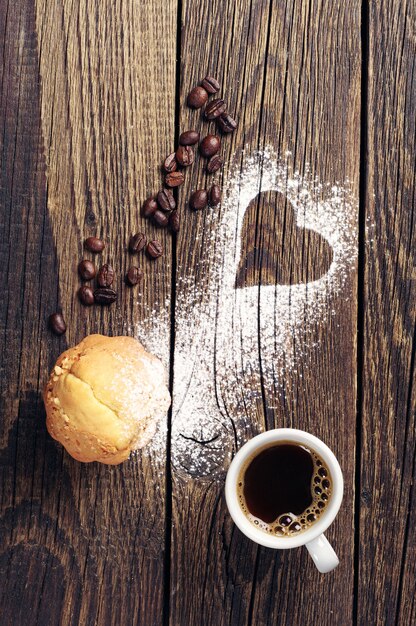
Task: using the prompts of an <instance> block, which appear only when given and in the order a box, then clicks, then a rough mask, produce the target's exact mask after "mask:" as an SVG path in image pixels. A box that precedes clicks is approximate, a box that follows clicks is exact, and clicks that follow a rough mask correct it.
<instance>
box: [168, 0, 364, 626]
mask: <svg viewBox="0 0 416 626" xmlns="http://www.w3.org/2000/svg"><path fill="white" fill-rule="evenodd" d="M219 16H221V17H220V18H219ZM182 23H183V31H182V44H181V59H182V71H181V104H184V103H185V98H186V93H187V91H188V90H189V89H190V88H191V87H192V86H193V85H195V84H196V83H197V82H198V81H199V80H200V79H201V78H202V77H203V76H204V75H205V74H206V73H210V74H212V75H214V76H217V78H218V79H219V80H220V82H221V83H222V94H223V95H224V97H225V98H226V100H227V101H228V103H229V109H230V113H231V115H233V116H234V115H236V117H237V118H238V119H239V128H238V131H237V132H236V133H235V134H234V135H233V136H232V137H229V136H228V137H226V138H224V140H223V147H222V153H223V155H224V156H225V161H226V165H225V168H224V173H223V175H221V176H216V177H214V178H215V179H217V180H221V183H222V184H223V186H225V187H226V189H227V194H226V197H225V198H224V201H223V204H222V207H221V209H220V210H214V211H211V210H207V211H205V212H203V213H198V214H195V213H192V212H190V211H189V210H188V211H187V210H186V209H185V212H184V216H185V224H184V230H183V232H182V233H181V235H180V237H179V241H178V250H177V259H178V265H177V288H176V296H177V298H176V307H175V318H176V333H175V363H174V410H173V417H172V440H171V445H172V479H173V499H172V502H173V511H172V518H173V526H172V559H171V599H170V600H171V606H170V615H171V623H172V624H175V625H178V624H181V625H182V624H194V623H202V624H212V623H215V624H238V625H239V626H240V625H242V624H256V625H257V624H269V623H270V624H271V623H277V622H278V623H279V624H295V623H296V624H303V623H320V624H334V623H342V624H349V623H351V622H352V608H353V544H354V536H353V489H354V487H353V486H354V442H355V403H356V391H355V385H356V352H355V332H356V331H355V329H356V296H355V294H356V281H355V278H354V265H355V257H356V253H357V246H358V241H357V231H356V226H357V207H356V199H357V198H358V179H359V169H358V168H359V126H360V62H361V57H360V3H358V2H354V3H353V5H351V4H349V6H348V7H344V6H343V5H340V4H339V3H335V4H334V3H332V2H310V3H309V2H303V3H293V2H285V3H283V4H282V3H268V2H264V1H260V0H259V1H253V2H249V1H247V2H244V3H234V2H215V1H214V2H212V3H209V4H204V5H200V3H196V2H193V1H191V0H189V1H188V0H185V2H184V3H183V14H182ZM180 126H181V131H182V130H186V129H187V128H193V127H196V129H197V130H199V129H200V128H202V129H203V131H204V132H206V131H207V130H208V128H209V129H214V126H213V125H210V126H208V125H207V124H205V123H204V124H203V125H202V124H201V118H200V113H199V112H198V113H195V112H192V111H189V110H187V109H186V108H183V109H182V110H181V115H180ZM267 146H271V147H272V148H271V149H270V150H269V151H268V150H267V149H266V147H267ZM243 148H244V152H243ZM259 149H260V151H261V154H260V156H257V157H253V153H254V152H255V151H256V150H259ZM273 151H274V152H275V153H278V156H276V154H273ZM287 151H290V152H291V154H290V155H287V154H286V152H287ZM279 156H280V158H281V159H282V160H283V163H282V164H280V166H279V162H278V157H279ZM250 159H251V160H250ZM253 159H254V161H253ZM307 164H309V172H310V173H309V174H308V167H307ZM293 170H299V176H298V177H295V176H293V174H292V172H293ZM285 171H287V172H288V177H285V175H284V172H285ZM240 174H241V176H240ZM239 176H240V177H239ZM314 177H318V178H319V180H320V181H321V182H322V183H324V187H323V188H318V187H317V186H316V184H315V183H314V182H313V179H314ZM287 178H289V180H287ZM295 178H297V180H298V181H300V184H299V185H297V186H296V180H294V179H295ZM347 178H348V179H349V180H350V181H351V193H352V196H353V198H352V199H351V197H350V196H349V194H348V193H347V194H346V196H345V197H344V198H343V199H342V200H341V201H340V205H341V208H340V209H339V212H338V214H337V215H338V217H339V223H337V224H336V225H335V223H334V215H333V214H332V213H331V211H332V212H333V211H335V209H334V206H336V204H337V200H336V198H335V199H334V198H332V199H330V201H329V206H327V205H326V204H325V201H326V200H328V197H329V196H331V194H333V193H335V191H336V190H332V187H336V186H337V185H338V187H343V188H344V183H345V181H346V179H347ZM276 179H277V180H276ZM210 183H211V180H210V179H209V178H206V176H205V174H204V172H203V163H202V162H199V163H198V164H196V166H194V168H193V169H192V171H191V172H188V173H187V179H186V184H185V186H184V188H183V189H181V191H180V197H181V201H182V204H183V206H184V207H185V203H186V199H187V198H188V197H189V194H190V192H191V191H192V190H194V189H196V188H198V187H205V186H206V185H208V184H210ZM325 184H329V188H328V187H325ZM304 190H306V191H310V192H311V196H312V199H314V200H315V202H312V203H310V202H309V200H310V199H307V200H305V198H304V197H303V196H302V194H301V193H299V192H302V191H304ZM338 191H339V189H338ZM259 192H262V193H259ZM354 198H355V199H354ZM250 202H251V203H250ZM248 205H249V208H248V210H247V212H246V213H245V216H244V212H245V209H246V207H247V206H248ZM312 205H313V206H315V207H318V209H317V210H318V213H319V211H321V209H322V210H323V211H324V213H325V211H326V210H327V211H328V214H329V217H328V223H330V224H331V225H332V227H333V229H332V234H331V233H328V231H330V230H331V228H326V227H325V225H324V224H322V223H320V224H317V223H316V221H317V220H316V219H315V218H313V216H312V213H313V211H312V208H311V206H312ZM305 207H306V208H305ZM335 213H336V211H335ZM318 221H319V220H318ZM335 221H336V220H335ZM308 229H311V230H308ZM314 230H315V231H317V232H313V231H314ZM299 231H301V232H299ZM241 233H242V234H241ZM334 233H335V234H334ZM340 233H341V234H342V233H343V236H341V234H340ZM240 234H241V237H240ZM342 237H344V239H343V238H342ZM325 239H326V240H327V241H325ZM340 239H341V240H342V242H343V243H342V245H341V246H340V245H339V243H340ZM328 242H329V243H330V245H328ZM343 246H344V247H343ZM331 248H332V249H331ZM335 250H336V252H335ZM340 256H341V257H344V265H343V269H344V271H341V269H340V267H339V257H340ZM346 256H348V259H347V258H346ZM334 261H336V264H335V265H333V264H331V263H332V262H334ZM341 265H342V264H341ZM328 268H332V270H333V272H334V273H335V276H336V279H335V278H334V280H333V277H332V278H328V284H327V287H326V288H325V289H323V291H321V290H320V289H321V286H322V281H321V282H319V283H318V284H316V282H314V283H311V281H317V280H318V279H319V278H320V277H322V276H324V275H325V274H326V273H327V272H328ZM337 272H339V273H338V274H337ZM331 276H332V274H331ZM236 278H237V288H235V285H236ZM298 281H300V282H302V281H307V282H308V283H309V286H308V287H305V286H302V285H300V286H299V285H296V284H295V283H297V282H298ZM323 281H325V279H323ZM337 281H338V282H337ZM276 283H277V284H276ZM308 294H309V300H310V302H309V300H308ZM321 297H322V299H321ZM315 298H316V300H315ZM315 304H316V307H317V308H314V306H315ZM291 315H292V317H291ZM259 316H260V318H259ZM308 316H309V317H310V319H309V317H308ZM295 317H296V320H297V321H296V320H295V321H293V318H295ZM305 319H306V322H305V321H304V320H305ZM299 320H302V321H299ZM298 322H299V324H298ZM315 344H318V346H317V347H315ZM275 426H294V427H299V428H304V429H306V430H308V431H311V432H313V433H315V434H317V435H318V436H321V437H322V438H323V439H324V440H325V441H326V442H327V443H328V444H329V445H330V446H331V447H332V448H333V449H334V451H335V452H336V454H337V455H338V456H339V459H340V462H341V465H342V467H343V470H344V473H345V479H346V491H345V504H344V506H343V508H342V511H341V513H340V515H339V517H338V518H337V521H336V522H335V523H334V525H333V527H332V528H331V529H330V530H329V531H328V536H329V537H330V539H331V540H332V541H333V543H334V546H335V547H336V549H337V551H338V552H339V554H340V558H341V565H340V567H339V568H338V570H337V571H336V572H334V573H333V574H331V575H328V576H327V577H325V578H322V577H321V576H320V575H319V574H318V573H317V571H316V570H315V569H314V566H313V564H312V563H311V562H310V561H309V560H308V556H307V555H306V554H305V551H303V550H296V551H292V552H288V553H275V552H272V551H269V550H265V549H258V548H257V547H256V546H254V545H253V544H251V543H250V542H249V541H248V540H246V539H245V538H244V537H243V536H242V535H241V534H240V533H239V531H237V530H236V529H235V528H234V527H233V525H232V523H231V521H230V519H229V516H228V514H227V512H226V508H225V502H224V499H223V478H224V472H225V470H226V469H227V467H228V464H229V461H230V458H231V456H232V454H233V452H234V451H235V449H236V447H238V446H240V445H241V443H242V442H243V441H244V440H245V439H247V438H248V437H250V436H252V435H253V434H255V433H256V432H258V431H259V430H261V429H264V428H273V427H275ZM184 436H185V437H187V439H184ZM184 442H185V443H184ZM317 589H319V602H317V596H316V594H317Z"/></svg>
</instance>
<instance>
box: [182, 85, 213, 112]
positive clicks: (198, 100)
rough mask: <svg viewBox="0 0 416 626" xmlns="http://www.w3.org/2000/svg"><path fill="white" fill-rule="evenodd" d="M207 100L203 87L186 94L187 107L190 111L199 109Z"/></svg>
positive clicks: (195, 88)
mask: <svg viewBox="0 0 416 626" xmlns="http://www.w3.org/2000/svg"><path fill="white" fill-rule="evenodd" d="M207 100H208V93H207V92H206V90H205V89H204V88H203V87H194V88H193V89H192V90H191V91H190V92H189V94H188V99H187V102H188V106H190V107H191V108H192V109H200V108H201V107H202V106H204V104H205V102H206V101H207Z"/></svg>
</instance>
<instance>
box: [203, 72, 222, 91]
mask: <svg viewBox="0 0 416 626" xmlns="http://www.w3.org/2000/svg"><path fill="white" fill-rule="evenodd" d="M201 87H203V88H204V89H205V91H208V93H209V94H211V95H212V94H213V93H217V91H219V90H220V84H219V82H218V81H217V79H216V78H213V77H212V76H205V78H204V80H202V81H201Z"/></svg>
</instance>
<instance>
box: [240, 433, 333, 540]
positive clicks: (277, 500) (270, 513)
mask: <svg viewBox="0 0 416 626" xmlns="http://www.w3.org/2000/svg"><path fill="white" fill-rule="evenodd" d="M237 489H238V498H239V502H240V506H241V508H242V509H243V511H244V513H245V515H246V516H247V519H249V520H250V522H251V523H252V524H253V525H254V526H256V527H257V528H260V529H261V530H264V531H265V532H267V533H271V534H274V535H278V536H280V537H284V536H286V537H288V536H292V535H295V534H298V533H300V532H302V531H304V530H307V529H308V528H310V527H311V526H313V524H314V523H315V522H316V521H317V520H318V519H319V518H320V517H321V515H322V514H323V513H324V512H325V509H326V507H327V506H328V504H329V502H330V500H331V495H332V478H331V475H330V471H329V469H328V467H327V466H326V464H325V463H324V461H323V460H322V458H321V457H320V456H319V455H318V454H317V453H316V452H315V451H314V450H313V449H311V448H309V447H307V446H304V445H303V444H300V443H296V442H293V441H282V442H279V443H275V444H273V445H270V446H267V447H265V448H263V449H262V450H260V451H257V452H256V453H255V454H254V455H253V456H252V457H251V458H249V459H248V460H247V462H246V463H245V465H244V466H243V468H242V470H241V472H240V476H239V479H238V483H237Z"/></svg>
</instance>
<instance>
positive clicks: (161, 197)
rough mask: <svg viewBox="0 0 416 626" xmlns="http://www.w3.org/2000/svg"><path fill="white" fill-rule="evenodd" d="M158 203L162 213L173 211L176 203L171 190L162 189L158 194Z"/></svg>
mask: <svg viewBox="0 0 416 626" xmlns="http://www.w3.org/2000/svg"><path fill="white" fill-rule="evenodd" d="M157 203H158V205H159V207H160V208H161V209H162V211H173V209H174V208H175V207H176V202H175V198H174V197H173V193H172V191H171V189H161V190H160V191H159V193H158V194H157Z"/></svg>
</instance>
